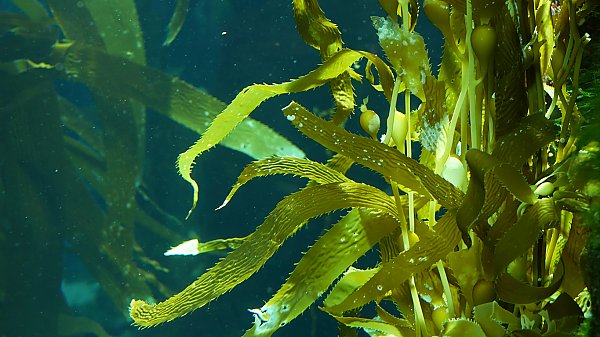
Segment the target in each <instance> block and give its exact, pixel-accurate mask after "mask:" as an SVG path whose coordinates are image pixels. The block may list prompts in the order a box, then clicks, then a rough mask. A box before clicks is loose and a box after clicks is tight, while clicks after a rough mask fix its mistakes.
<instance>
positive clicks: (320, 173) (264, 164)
mask: <svg viewBox="0 0 600 337" xmlns="http://www.w3.org/2000/svg"><path fill="white" fill-rule="evenodd" d="M272 174H291V175H295V176H299V177H303V178H308V179H310V180H311V181H313V182H315V183H317V184H330V183H339V182H344V181H350V179H349V178H347V177H346V176H345V175H343V174H342V173H340V172H338V171H336V170H333V169H331V168H329V167H328V166H327V165H323V164H321V163H317V162H315V161H312V160H309V159H303V158H294V157H271V158H266V159H262V160H258V161H254V162H252V163H250V164H248V165H247V166H246V167H245V168H244V170H243V171H242V173H240V175H239V176H238V179H237V182H236V183H235V185H233V187H232V188H231V191H230V192H229V194H228V195H227V197H225V201H223V204H222V205H221V206H219V208H217V209H221V208H223V207H225V205H227V203H229V200H231V198H232V197H233V195H234V194H235V192H237V190H238V189H239V188H240V187H242V185H244V184H245V183H247V182H248V181H250V180H251V179H254V178H256V177H264V176H269V175H272Z"/></svg>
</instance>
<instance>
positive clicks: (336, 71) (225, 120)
mask: <svg viewBox="0 0 600 337" xmlns="http://www.w3.org/2000/svg"><path fill="white" fill-rule="evenodd" d="M363 57H366V58H368V59H369V60H371V61H372V62H373V63H374V64H375V66H376V67H377V70H378V72H379V78H380V80H381V82H382V84H383V83H385V85H383V87H384V88H388V90H391V88H392V83H393V79H392V74H391V71H390V69H389V68H388V67H387V65H385V63H383V62H382V61H381V60H380V59H379V58H378V57H377V56H375V55H373V54H371V53H367V52H361V51H354V50H350V49H345V50H342V51H340V52H338V53H336V54H335V55H334V56H332V57H331V58H330V59H328V60H327V61H326V62H325V63H323V65H321V66H320V67H319V68H317V69H316V70H314V71H312V72H310V73H309V74H307V75H305V76H302V77H300V78H299V79H296V80H293V81H291V82H286V83H281V84H272V85H267V84H254V85H251V86H249V87H246V88H245V89H244V90H242V91H241V92H240V93H239V94H238V95H237V96H236V97H235V99H234V100H233V101H232V102H231V103H230V104H229V105H228V106H227V107H226V108H225V110H223V112H221V113H220V114H219V115H218V116H217V117H216V118H215V119H214V121H213V122H212V124H211V125H210V126H209V128H208V129H207V130H206V131H205V132H204V133H203V134H202V137H201V138H200V139H199V140H198V141H197V142H196V143H195V144H194V145H192V146H191V147H190V148H189V149H188V150H187V151H185V152H184V153H182V154H181V155H180V156H179V158H178V160H177V167H178V168H179V173H180V174H181V176H182V177H183V178H184V179H185V180H186V181H187V182H189V183H190V184H191V185H192V187H193V189H194V199H193V203H192V210H193V209H194V207H195V205H196V203H197V201H198V184H197V183H196V181H194V180H193V179H192V177H191V171H192V167H193V165H194V160H195V159H196V157H198V156H199V155H201V154H202V153H203V152H205V151H207V150H209V149H211V148H212V147H214V146H215V145H216V144H218V143H220V142H221V141H222V140H223V138H225V136H227V135H228V134H229V133H230V132H231V131H232V130H233V129H234V128H235V127H236V126H237V125H238V124H239V123H240V122H242V121H243V120H244V119H245V118H247V117H248V115H249V114H250V113H251V112H252V111H254V109H256V108H257V107H258V106H259V105H260V104H261V103H262V102H264V101H265V100H267V99H269V98H271V97H274V96H277V95H280V94H286V93H292V92H300V91H306V90H309V89H313V88H316V87H319V86H321V85H323V84H326V83H328V82H329V81H331V80H332V79H334V78H336V77H338V76H339V75H340V74H342V73H344V72H345V71H347V70H348V68H349V67H350V66H352V65H353V64H354V63H355V62H356V61H358V60H359V59H361V58H363ZM390 95H391V93H390ZM388 97H389V96H388Z"/></svg>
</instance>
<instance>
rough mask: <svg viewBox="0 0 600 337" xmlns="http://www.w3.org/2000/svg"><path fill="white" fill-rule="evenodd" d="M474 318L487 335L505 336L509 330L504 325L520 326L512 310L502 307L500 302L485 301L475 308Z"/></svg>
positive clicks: (489, 336)
mask: <svg viewBox="0 0 600 337" xmlns="http://www.w3.org/2000/svg"><path fill="white" fill-rule="evenodd" d="M473 314H474V316H473V318H474V319H475V321H476V322H477V323H479V325H480V326H481V328H482V329H483V330H484V331H485V334H486V336H487V337H503V336H506V334H507V333H508V331H506V329H505V328H504V327H503V326H502V324H507V325H508V326H520V323H521V322H520V321H519V319H518V318H517V317H515V315H513V313H512V312H510V311H508V310H506V309H504V308H502V307H501V306H500V305H499V304H498V302H496V301H494V302H489V303H483V304H480V305H478V306H476V307H475V308H473Z"/></svg>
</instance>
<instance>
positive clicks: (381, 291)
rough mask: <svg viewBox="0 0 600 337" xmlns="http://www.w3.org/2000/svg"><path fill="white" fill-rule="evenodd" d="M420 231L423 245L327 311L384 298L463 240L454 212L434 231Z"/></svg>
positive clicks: (423, 228)
mask: <svg viewBox="0 0 600 337" xmlns="http://www.w3.org/2000/svg"><path fill="white" fill-rule="evenodd" d="M417 229H418V230H417V235H418V236H419V238H420V240H419V242H417V243H416V244H415V245H414V246H412V247H410V249H409V250H406V251H404V252H402V253H400V254H399V255H398V256H397V257H395V258H394V259H392V260H390V261H389V262H386V263H383V264H381V267H380V268H379V270H378V272H377V273H376V274H375V276H373V277H372V278H371V279H369V281H368V282H367V283H365V284H364V285H363V286H362V287H360V288H359V289H358V290H357V291H355V292H354V293H352V294H350V296H348V297H347V298H346V299H345V300H344V301H343V302H342V303H340V304H338V305H335V306H332V307H330V308H327V310H328V311H330V312H333V313H339V312H344V311H348V310H350V309H353V308H357V307H360V306H363V305H364V304H366V303H368V302H370V301H373V300H375V299H379V298H382V297H383V296H384V295H385V294H386V293H387V292H388V291H390V290H392V289H395V288H397V287H399V286H400V285H401V284H402V282H404V281H406V280H408V279H409V278H410V276H411V275H414V274H416V273H419V272H421V271H423V270H426V269H427V268H429V267H430V266H431V265H433V264H434V263H436V262H437V261H439V260H440V259H443V258H444V257H446V255H447V254H448V253H450V252H451V251H452V250H453V249H454V247H456V245H457V244H458V242H459V241H460V232H459V230H458V228H457V226H456V220H455V213H454V212H452V211H448V212H447V213H446V214H444V215H443V216H442V218H441V219H440V220H439V221H438V223H437V224H436V225H435V227H434V228H433V229H434V230H430V229H428V228H427V226H423V225H421V226H419V227H417Z"/></svg>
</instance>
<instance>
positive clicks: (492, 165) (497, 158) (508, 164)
mask: <svg viewBox="0 0 600 337" xmlns="http://www.w3.org/2000/svg"><path fill="white" fill-rule="evenodd" d="M552 139H554V129H553V126H552V122H551V121H549V120H547V119H546V118H544V116H543V115H542V114H535V115H531V116H528V117H526V118H524V119H523V120H522V121H521V122H520V123H518V124H517V126H516V127H514V129H513V131H512V132H510V133H508V134H506V135H505V136H504V137H502V138H500V139H499V140H498V141H497V143H496V146H495V148H494V150H493V152H492V154H491V155H489V154H486V153H484V152H481V151H478V150H474V149H472V150H469V152H467V163H468V165H469V168H470V171H471V179H470V181H469V185H468V187H467V193H466V195H465V199H464V201H463V203H462V205H461V206H460V208H459V210H458V214H457V221H458V225H459V227H460V228H461V231H462V232H463V236H464V237H466V236H467V233H468V231H469V229H470V228H471V226H473V224H474V223H483V224H484V225H486V224H487V223H486V222H485V221H487V218H488V217H489V216H490V215H492V213H494V212H496V210H497V209H498V207H500V205H501V204H502V203H503V202H504V200H505V198H506V196H507V192H508V191H510V193H512V194H513V195H514V196H515V197H517V198H518V199H520V200H521V201H523V202H526V203H529V204H531V203H533V200H534V199H535V196H534V195H533V193H532V192H531V190H529V189H528V187H526V186H525V185H526V184H527V182H526V181H525V179H524V177H522V175H521V174H520V173H519V172H520V170H521V165H523V164H524V163H525V161H526V160H527V159H528V158H529V157H531V156H532V155H533V154H534V153H535V152H536V151H538V150H539V149H540V148H542V147H543V146H544V145H546V144H548V143H549V142H550V141H552ZM475 229H476V230H477V231H478V233H479V234H481V228H475ZM482 239H485V238H482Z"/></svg>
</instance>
